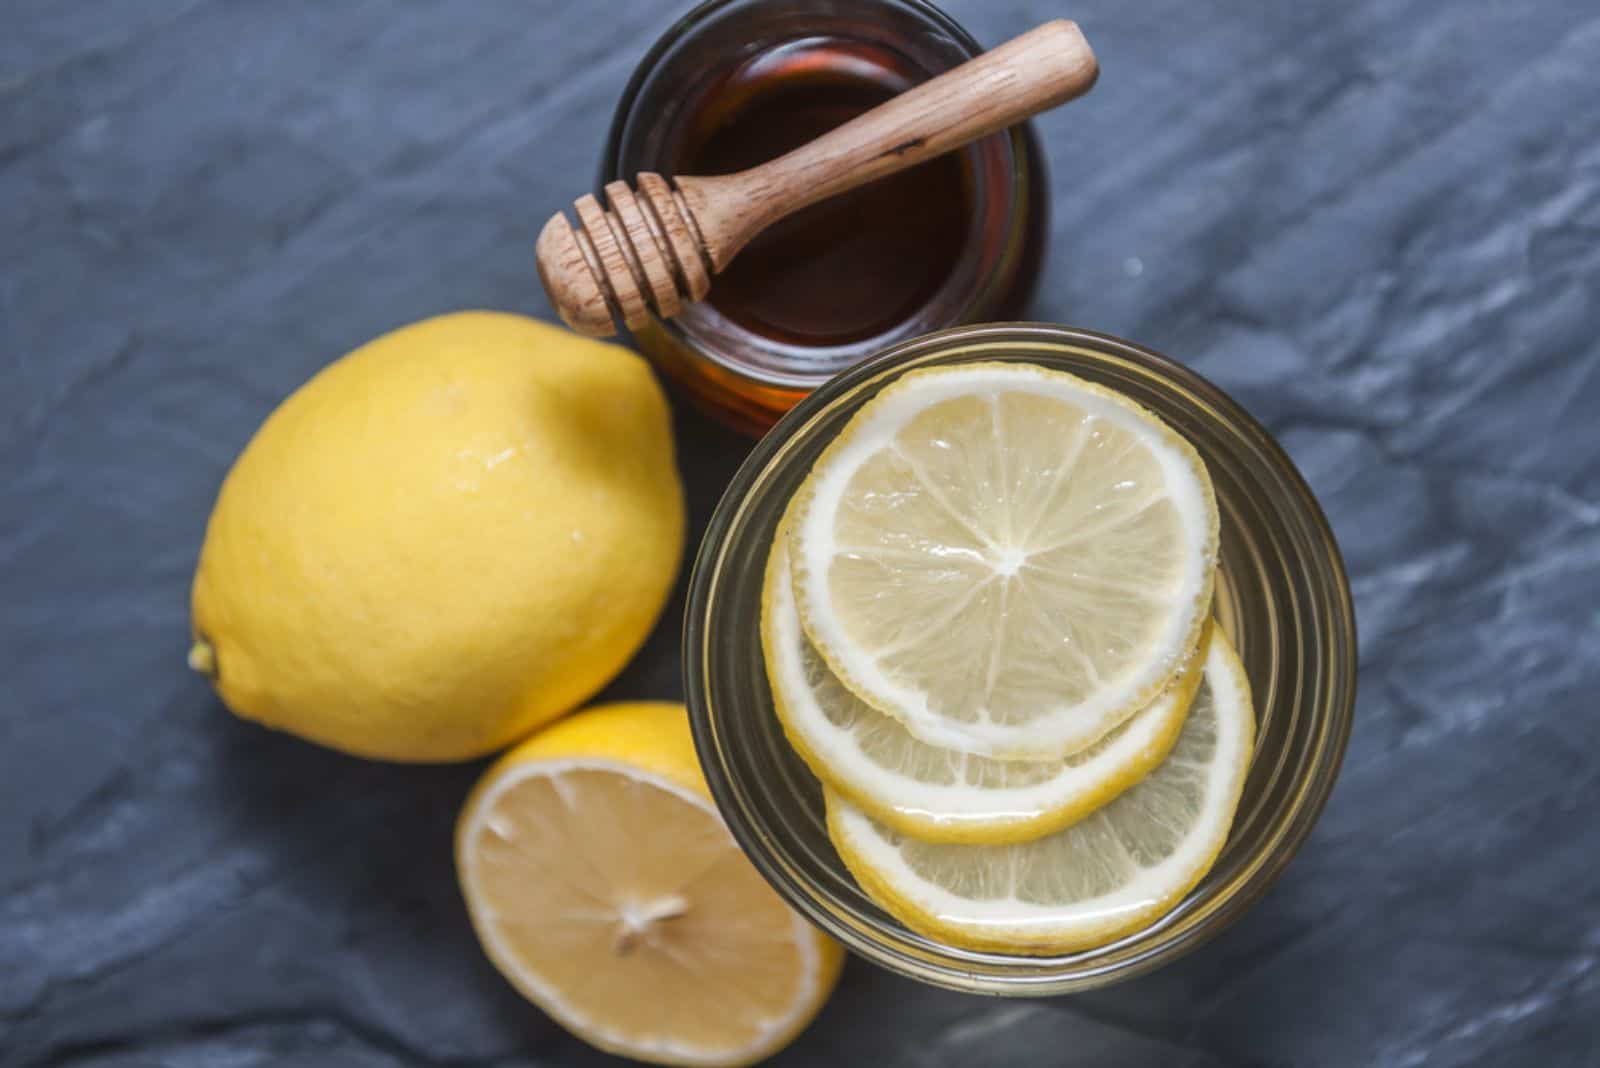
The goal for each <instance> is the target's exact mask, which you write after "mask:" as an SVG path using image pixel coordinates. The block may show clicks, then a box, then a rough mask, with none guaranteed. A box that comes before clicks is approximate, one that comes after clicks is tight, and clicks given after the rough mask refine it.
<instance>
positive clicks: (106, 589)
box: [0, 0, 1600, 1068]
mask: <svg viewBox="0 0 1600 1068" xmlns="http://www.w3.org/2000/svg"><path fill="white" fill-rule="evenodd" d="M684 6H685V5H680V4H672V3H660V2H650V3H646V2H643V0H630V2H628V3H625V4H613V5H605V6H604V10H605V12H606V14H605V17H603V18H601V17H596V12H597V11H598V10H600V6H597V5H594V4H576V3H562V2H559V0H543V2H537V0H519V2H511V0H474V2H471V3H455V4H448V5H447V4H414V3H406V2H402V0H369V2H362V3H350V4H326V3H320V2H313V0H280V2H275V3H271V4H260V3H250V2H248V0H143V2H139V3H124V4H100V5H89V4H84V3H75V2H63V0H13V2H12V3H10V4H8V5H7V7H6V16H5V19H4V33H3V35H0V370H3V371H4V375H5V378H4V381H5V385H4V387H3V388H0V463H3V470H4V478H3V480H0V596H3V601H0V603H3V605H4V608H3V610H0V680H3V682H0V754H3V756H0V769H3V774H0V1064H4V1065H7V1066H10V1065H16V1066H23V1065H63V1066H67V1065H70V1066H82V1068H89V1066H94V1068H102V1066H128V1068H131V1066H135V1065H139V1066H143V1065H154V1064H160V1065H174V1066H190V1065H195V1066H200V1065H206V1066H210V1065H241V1066H244V1065H268V1064H296V1065H337V1066H380V1065H382V1066H390V1065H406V1066H410V1065H417V1066H423V1065H442V1064H450V1065H460V1066H473V1065H484V1066H488V1065H503V1066H512V1065H518V1066H523V1065H529V1066H531V1065H556V1064H561V1065H567V1064H571V1065H592V1064H602V1063H610V1061H609V1059H608V1058H606V1057H603V1056H602V1055H600V1054H596V1053H593V1052H591V1051H589V1050H587V1049H585V1048H584V1047H582V1046H581V1045H580V1044H579V1043H577V1042H575V1041H574V1040H572V1039H570V1038H568V1037H566V1036H565V1034H564V1033H562V1032H561V1031H560V1030H559V1029H558V1028H556V1027H555V1026H553V1025H552V1024H550V1023H549V1022H548V1021H547V1020H546V1019H544V1018H543V1017H542V1016H541V1015H540V1014H539V1013H538V1012H537V1011H535V1010H533V1009H532V1008H530V1007H528V1006H527V1005H525V1004H524V1003H523V1002H522V1001H521V1000H520V999H518V998H517V997H516V996H515V995H514V994H513V993H512V992H511V991H510V990H509V988H508V987H506V985H505V984H504V983H502V982H501V980H500V979H499V977H498V976H497V975H496V974H495V973H494V972H493V971H492V969H490V967H489V966H488V965H487V963H485V961H484V960H483V958H482V957H481V955H480V954H479V952H478V950H477V947H476V945H475V943H474V942H473V939H472V935H471V933H470V931H469V929H468V926H467V923H466V919H465V916H464V912H463V909H462V906H461V903H460V901H459V899H458V896H457V893H456V891H455V888H454V884H453V877H452V874H451V866H450V858H449V838H450V827H451V822H452V820H453V817H454V813H455V809H456V807H457V805H458V804H459V803H460V800H461V798H462V797H463V795H464V793H465V790H466V788H467V786H468V784H469V783H470V782H471V780H472V779H473V777H474V776H475V774H476V773H477V770H478V769H477V768H476V767H464V768H444V769H415V768H394V767H384V766H379V765H373V764H364V763H361V762H358V761H353V760H348V759H344V758H342V757H338V756H336V755H333V754H329V753H325V752H321V751H319V750H316V749H314V748H312V747H310V746H306V745H302V744H299V743H297V742H294V741H292V740H290V739H287V738H284V737H280V736H276V735H272V734H269V733H267V732H264V731H261V730H258V729H255V728H252V727H248V726H245V725H242V724H239V723H236V722H234V721H233V720H232V719H231V718H230V717H228V716H226V715H225V714H224V713H223V712H222V710H221V708H220V707H219V706H218V705H217V704H216V702H215V700H214V699H213V698H212V697H211V696H210V694H209V693H208V691H207V689H206V687H205V686H204V685H203V684H202V683H201V682H199V681H198V680H196V679H194V678H192V677H190V676H189V675H188V674H187V673H186V672H185V671H184V670H183V669H182V666H181V665H182V658H183V651H184V645H185V631H186V617H187V609H186V599H187V583H188V578H189V572H190V568H191V566H192V563H193V559H194V555H195V552H196V550H197V548H198V546H199V542H200V537H201V534H202V528H203V523H204V519H205V515H206V513H207V511H208V509H209V507H210V503H211V499H212V496H213V494H214V493H215V490H216V487H217V484H218V482H219V480H220V478H221V477H222V474H223V472H224V471H225V470H226V467H227V465H228V463H229V461H230V459H231V458H232V457H233V455H234V454H235V453H236V452H237V450H238V449H239V448H240V447H241V446H242V444H243V443H244V441H245V439H246V438H247V437H248V435H249V433H250V431H251V430H252V428H253V427H254V426H255V425H256V424H257V423H258V422H259V421H260V420H261V419H262V418H263V417H264V416H265V415H266V413H267V412H268V411H270V410H271V408H272V407H273V405H274V404H275V403H276V402H277V401H278V400H279V399H281V397H282V396H283V395H284V394H285V393H286V392H288V391H289V390H290V389H291V388H293V387H294V386H295V385H296V384H298V383H299V382H300V381H302V380H303V379H305V378H306V377H307V376H308V375H310V374H311V373H312V372H313V371H314V370H316V369H317V368H318V367H319V366H321V365H322V364H323V363H325V362H326V361H327V360H329V359H330V358H332V357H334V356H336V355H338V354H339V353H341V352H343V351H345V350H347V349H349V348H351V347H352V346H354V345H355V344H357V343H359V342H361V341H362V340H364V339H366V338H368V337H370V336H372V335H374V334H376V333H379V332H381V331H383V330H386V329H388V328H390V327H393V326H395V325H398V324H399V323H401V322H404V321H407V320H410V319H414V318H417V317H420V316H423V315H427V314H431V313H435V312H440V311H445V310H449V309H454V308H459V307H467V306H489V307H500V308H510V309H515V310H521V311H525V312H529V313H532V314H536V315H548V314H549V309H548V307H547V305H546V304H545V303H544V300H543V297H542V294H541V293H540V292H539V290H538V287H537V282H536V279H535V277H534V274H533V263H532V245H533V238H534V236H535V234H536V232H537V228H538V226H539V225H540V224H541V222H542V221H543V218H544V216H545V215H546V214H547V213H548V212H549V211H551V210H553V209H554V208H556V207H558V206H561V205H562V204H563V203H565V202H568V201H570V199H571V197H572V195H573V194H574V193H575V192H577V191H579V190H581V189H582V188H583V187H584V186H585V185H586V184H587V183H588V182H589V180H590V178H591V176H592V173H593V168H594V161H595V159H596V158H597V155H598V152H599V149H600V143H601V139H602V137H603V135H604V128H605V123H606V120H607V118H608V116H609V113H610V108H611V105H612V103H613V101H614V100H615V98H616V95H617V93H618V92H619V91H620V89H621V87H622V84H623V82H624V80H625V79H626V77H627V74H628V72H629V70H630V69H631V67H632V64H633V62H634V61H635V59H636V57H637V56H638V55H639V54H640V53H641V52H642V51H643V49H644V48H645V47H646V46H647V45H648V43H649V41H650V40H651V39H652V38H653V37H654V36H655V35H656V34H657V33H659V32H660V31H661V30H662V29H664V28H665V27H666V26H667V25H668V24H669V22H670V21H671V20H672V18H673V17H675V15H676V14H678V13H679V12H680V11H681V10H682V8H683V7H684ZM950 6H951V8H952V9H953V11H954V13H955V14H957V16H958V17H960V18H961V19H963V20H964V21H965V22H967V24H968V25H969V26H970V27H972V29H973V30H974V31H975V32H976V33H977V34H978V35H979V36H980V37H982V38H983V39H985V40H987V41H990V42H994V41H998V40H1000V39H1002V38H1004V37H1006V36H1009V35H1010V34H1013V33H1016V32H1020V31H1021V30H1023V29H1026V28H1027V27H1028V26H1030V25H1032V24H1033V23H1035V22H1037V21H1040V20H1042V19H1043V18H1046V17H1049V16H1053V15H1056V14H1063V13H1064V14H1067V15H1069V16H1072V17H1076V18H1077V19H1079V20H1080V21H1081V22H1082V24H1083V25H1084V27H1085V29H1086V31H1087V32H1088V34H1089V36H1090V38H1091V39H1092V40H1093V41H1094V43H1095V45H1096V47H1097V49H1098V50H1099V52H1100V55H1101V58H1102V64H1103V67H1104V71H1105V73H1104V76H1103V78H1102V79H1101V82H1100V84H1099V86H1098V88H1097V89H1096V90H1095V92H1094V93H1093V95H1092V96H1090V97H1088V98H1086V99H1085V100H1084V101H1082V102H1080V103H1078V104H1075V105H1073V106H1072V107H1070V108H1068V109H1065V110H1063V111H1061V112H1059V113H1056V114H1053V115H1050V116H1048V117H1046V118H1045V119H1044V120H1043V121H1042V122H1041V124H1040V125H1041V129H1042V133H1043V135H1044V142H1045V145H1046V148H1047V150H1048V152H1049V155H1050V158H1051V164H1052V179H1053V183H1054V187H1055V209H1054V238H1055V242H1054V248H1053V250H1052V255H1051V259H1050V261H1049V265H1048V270H1047V274H1046V277H1045V280H1044V284H1043V286H1042V288H1041V293H1040V297H1039V300H1038V302H1037V304H1036V307H1035V309H1034V315H1035V316H1036V317H1037V318H1041V319H1049V320H1056V321H1063V322H1071V323H1077V324H1081V325H1084V326H1089V327H1093V328H1096V329H1101V330H1106V331H1110V332H1112V333H1117V334H1122V335H1125V336H1128V337H1132V338H1135V339H1138V340H1140V341H1143V342H1145V343H1147V344H1149V345H1152V346H1154V347H1156V348H1158V349H1162V350H1164V351H1166V352H1168V353H1170V354H1172V355H1174V356H1177V357H1179V358H1181V359H1185V360H1187V361H1189V362H1191V363H1193V364H1194V365H1195V366H1197V367H1198V368H1200V369H1201V370H1202V371H1204V372H1205V373H1206V374H1208V375H1210V376H1211V377H1213V378H1214V379H1215V380H1216V381H1218V382H1219V383H1220V384H1222V385H1223V386H1225V387H1227V388H1228V389H1230V390H1232V391H1233V392H1234V393H1235V394H1236V395H1237V396H1238V397H1239V398H1240V399H1241V400H1242V401H1243V402H1244V403H1245V404H1246V405H1247V406H1248V407H1249V408H1250V409H1251V410H1252V411H1254V412H1255V413H1256V415H1257V416H1258V417H1260V418H1261V419H1262V420H1263V421H1264V422H1265V423H1266V424H1267V425H1268V426H1269V427H1270V428H1271V429H1272V430H1273V431H1275V432H1276V433H1278V434H1279V435H1281V437H1282V439H1283V441H1284V443H1285V444H1286V446H1287V447H1288V448H1289V450H1290V452H1291V453H1292V454H1293V455H1294V456H1295V458H1296V460H1297V461H1298V462H1299V463H1300V464H1301V466H1302V467H1303V469H1304V472H1305V474H1306V477H1307V478H1308V479H1309V480H1310V482H1311V483H1312V485H1313V486H1314V488H1315V489H1316V490H1317V491H1318V493H1319V494H1320V495H1321V497H1322V499H1323V502H1324V504H1325V505H1326V508H1327V511H1328V513H1329V516H1330V518H1331V520H1332V522H1333V525H1334V527H1335V529H1336V530H1337V532H1338V534H1339V537H1340V539H1341V541H1342V543H1343V545H1344V548H1345V551H1346V553H1347V556H1348V561H1349V564H1350V569H1351V574H1352V578H1353V581H1354V584H1355V589H1356V595H1357V601H1358V611H1359V617H1360V623H1361V631H1362V634H1361V637H1362V653H1363V665H1362V666H1363V685H1362V694H1361V700H1360V708H1359V714H1358V721H1357V726H1356V732H1355V737H1354V739H1353V741H1352V744H1351V749H1350V754H1349V759H1348V762H1347V764H1346V768H1345V772H1344V775H1343V778H1342V780H1341V782H1340V785H1339V787H1338V789H1337V791H1336V792H1335V794H1334V797H1333V800H1332V802H1331V804H1330V806H1329V808H1328V810H1327V813H1326V815H1325V817H1324V819H1323V821H1322V823H1321V824H1320V826H1319V827H1318V829H1317V831H1316V832H1315V834H1314V835H1313V836H1312V837H1311V839H1310V841H1309V843H1308V844H1307V846H1306V848H1305V850H1304V852H1303V853H1302V855H1301V856H1300V858H1299V859H1298V860H1297V861H1296V863H1295V864H1294V865H1293V866H1291V868H1290V869H1289V871H1288V873H1287V874H1286V875H1285V877H1284V879H1283V880H1282V882H1280V883H1279V885H1278V886H1277V887H1276V888H1275V889H1274V890H1273V892H1272V893H1271V894H1270V895H1269V896H1268V897H1267V898H1266V899H1265V900H1264V901H1262V902H1261V904H1260V905H1259V906H1258V907H1257V908H1256V909H1255V910H1254V911H1253V912H1252V913H1251V914H1250V915H1249V916H1248V917H1247V918H1246V919H1245V920H1244V921H1243V922H1242V923H1240V924H1239V925H1238V927H1236V928H1235V929H1234V930H1232V931H1230V932H1229V933H1228V934H1226V935H1224V936H1223V937H1222V938H1220V939H1218V940H1217V941H1216V942H1214V943H1212V944H1211V945H1210V946H1208V947H1206V948H1205V949H1203V950H1201V951H1200V952H1198V953H1196V954H1194V955H1193V956H1192V957H1190V958H1188V959H1187V960H1185V961H1183V962H1182V963H1181V964H1179V965H1177V966H1175V967H1173V968H1171V969H1169V970H1167V971H1165V972H1163V973H1161V974H1159V975H1156V976H1152V977H1150V978H1148V979H1145V980H1141V981H1139V982H1136V983H1132V984H1128V985H1125V986H1122V987H1118V988H1115V989H1112V990H1108V991H1104V992H1100V993H1096V994H1091V995H1084V996H1080V997H1075V998H1069V999H1062V1000H1059V1001H1054V1002H1049V1003H1027V1004H1017V1003H1003V1002H994V1001H986V1000H980V999H974V998H966V997H961V996H957V995H953V994H948V993H944V992H940V991H935V990H931V989H925V988H922V987H918V986H916V985H914V984H911V983H908V982H905V981H901V980H898V979H895V978H892V977H890V976H888V975H886V974H883V973H880V972H877V971H875V970H873V969H871V968H869V967H867V966H865V965H861V964H855V965H852V966H851V968H850V969H849V970H848V971H847V973H846V977H845V982H844V985H843V987H842V988H841V991H840V994H839V996H838V997H836V998H835V1000H834V1001H833V1003H832V1004H831V1005H830V1006H829V1008H828V1009H827V1010H826V1011H825V1013H824V1015H823V1017H822V1019H821V1021H820V1022H819V1023H818V1024H817V1026H816V1027H814V1028H813V1029H812V1030H811V1031H810V1032H809V1033H808V1034H807V1035H806V1036H805V1037H804V1038H803V1039H802V1040H801V1041H800V1042H799V1043H798V1044H796V1045H795V1046H794V1047H793V1049H792V1050H791V1051H790V1052H789V1053H787V1054H786V1055H785V1056H784V1057H782V1058H780V1063H783V1064H787V1065H796V1066H803V1065H813V1064H815V1065H841V1064H843V1065H855V1064H878V1065H882V1066H884V1068H893V1066H898V1065H906V1066H911V1065H962V1066H969V1065H970V1066H978V1065H985V1066H986V1065H995V1066H1001V1065H1014V1064H1022V1063H1032V1064H1061V1065H1068V1064H1071V1065H1078V1064H1093V1065H1156V1064H1159V1065H1183V1066H1189V1065H1193V1066H1207V1068H1209V1066H1217V1065H1274V1066H1278V1065H1294V1066H1329V1068H1344V1066H1349V1065H1367V1064H1382V1065H1419V1064H1428V1065H1461V1066H1466V1065H1498V1064H1513V1063H1514V1064H1539V1065H1565V1064H1572V1065H1585V1064H1594V1063H1600V1037H1597V1035H1600V1024H1597V1023H1596V1021H1597V1019H1600V969H1597V967H1596V964H1597V960H1600V881H1597V879H1596V863H1597V861H1596V858H1597V857H1600V832H1597V831H1596V829H1595V828H1596V824H1595V818H1594V811H1595V809H1596V807H1597V806H1600V770H1597V764H1596V759H1595V756H1594V754H1595V753H1596V752H1600V706H1597V698H1596V694H1597V693H1600V416H1597V415H1596V412H1597V410H1600V342H1597V340H1596V338H1597V335H1600V313H1597V307H1600V62H1597V60H1600V9H1596V7H1595V6H1594V4H1593V3H1592V2H1591V0H1569V2H1559V0H1545V2H1540V3H1536V4H1535V3H1523V4H1508V3H1495V2H1492V0H1465V2H1461V3H1454V4H1439V3H1434V2H1431V0H1348V2H1341V3H1334V2H1331V0H1326V2H1318V3H1305V4H1274V5H1264V4H1260V5H1238V4H1221V3H1210V4H1195V3H1185V2H1181V0H1152V2H1148V3H1139V4H1133V3H1124V2H1119V0H1083V2H1082V3H1079V4H1078V5H1076V6H1070V5H1069V6H1067V7H1062V6H1061V5H1059V4H1042V3H1031V2H1030V3H1023V2H1020V0H1016V2H1003V3H979V2H977V0H965V2H960V3H952V4H951V5H950ZM679 424H680V427H679V431H680V440H681V442H682V451H683V466H684V470H685V471H686V473H687V475H688V478H689V482H690V488H691V496H692V506H693V516H694V521H695V523H696V524H697V526H698V525H703V524H704V522H705V520H706V518H707V517H708V515H709V513H710V510H711V508H712V506H713V505H714V504H715V501H716V499H717V496H718V494H719V493H720V491H721V487H722V485H723V484H724V483H725V481H726V479H727V478H728V476H729V475H730V474H731V472H732V471H733V469H734V467H735V466H736V465H737V463H738V461H739V459H740V457H741V456H742V454H743V452H744V450H745V448H746V447H747V446H746V443H745V442H743V441H742V440H740V439H738V438H736V437H733V436H731V435H729V434H726V433H723V432H721V431H719V430H717V429H715V428H713V427H712V426H710V425H709V424H707V423H705V422H704V421H703V420H701V419H700V418H698V417H696V416H695V415H693V414H692V413H688V412H683V413H680V417H679ZM681 607H682V606H681V601H680V602H679V603H677V604H675V605H674V606H673V608H671V609H669V611H668V614H667V617H666V620H665V621H664V622H663V624H662V625H661V627H660V630H659V632H658V633H657V634H656V635H655V636H654V637H653V638H652V640H651V642H650V644H649V646H648V648H647V650H646V652H645V653H644V655H643V656H641V658H640V659H639V660H638V662H636V663H635V664H634V665H633V667H631V668H630V669H629V671H628V672H627V673H626V674H625V675H624V676H623V677H622V678H621V679H620V680H618V682H617V683H616V684H615V685H614V686H613V687H612V690H611V691H610V693H611V695H612V696H618V697H623V696H648V697H666V696H674V695H677V694H678V693H679V692H680V683H679V677H678V665H677V646H678V620H679V617H680V616H681Z"/></svg>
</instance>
